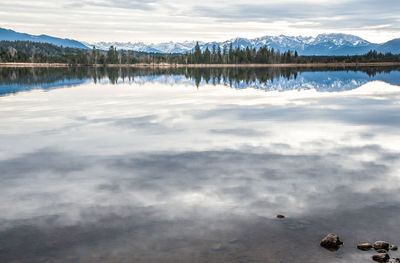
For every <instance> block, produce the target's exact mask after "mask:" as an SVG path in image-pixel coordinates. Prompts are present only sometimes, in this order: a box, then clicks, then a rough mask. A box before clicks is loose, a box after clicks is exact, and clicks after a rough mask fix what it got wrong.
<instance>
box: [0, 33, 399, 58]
mask: <svg viewBox="0 0 400 263" xmlns="http://www.w3.org/2000/svg"><path fill="white" fill-rule="evenodd" d="M1 40H8V41H14V40H21V41H33V42H45V43H50V44H54V45H57V46H61V45H62V46H64V47H73V48H81V49H89V48H92V47H96V48H97V49H101V50H108V49H109V47H110V46H114V47H116V48H117V49H122V50H133V51H140V52H148V53H186V52H191V51H192V50H193V49H194V47H195V45H196V41H185V42H165V43H159V44H146V43H143V42H135V43H131V42H92V43H87V42H79V41H76V40H71V39H62V38H56V37H51V36H47V35H40V36H34V35H29V34H24V33H18V32H15V31H13V30H9V29H2V28H0V41H1ZM230 44H232V47H233V48H237V47H238V48H240V49H244V48H246V47H249V48H256V49H259V48H261V47H263V46H264V45H266V46H267V47H268V48H270V49H271V48H274V49H275V50H280V51H281V52H284V51H287V50H291V51H295V50H296V51H297V52H298V53H299V55H305V56H312V55H317V56H346V55H362V54H365V53H367V52H368V51H370V50H376V51H377V52H381V53H388V52H391V53H393V54H400V38H397V39H393V40H391V41H388V42H386V43H383V44H376V43H371V42H369V41H366V40H364V39H362V38H360V37H357V36H354V35H348V34H320V35H318V36H316V37H302V36H285V35H280V36H264V37H259V38H254V39H246V38H235V39H231V40H227V41H224V42H209V43H205V42H199V45H200V48H201V49H202V50H203V51H204V50H205V49H206V48H209V49H210V50H211V49H212V47H213V45H215V46H216V47H218V46H219V47H220V48H221V49H222V48H223V47H224V46H227V47H229V46H230Z"/></svg>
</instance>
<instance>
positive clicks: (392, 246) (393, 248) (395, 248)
mask: <svg viewBox="0 0 400 263" xmlns="http://www.w3.org/2000/svg"><path fill="white" fill-rule="evenodd" d="M397 249H399V248H398V247H397V246H396V245H391V246H390V250H393V251H396V250H397Z"/></svg>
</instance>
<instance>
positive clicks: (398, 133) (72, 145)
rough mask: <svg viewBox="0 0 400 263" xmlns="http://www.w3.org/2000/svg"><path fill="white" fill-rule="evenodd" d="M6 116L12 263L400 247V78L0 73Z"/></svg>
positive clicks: (253, 72) (214, 72) (4, 204)
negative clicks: (382, 244) (325, 242)
mask: <svg viewBox="0 0 400 263" xmlns="http://www.w3.org/2000/svg"><path fill="white" fill-rule="evenodd" d="M0 119H1V122H0V179H1V184H0V262H29V263H31V262H68V263H73V262H123V263H125V262H328V263H330V262H343V263H344V262H360V263H361V262H363V263H364V262H373V261H372V259H371V256H372V255H373V254H375V253H374V252H373V251H367V252H365V251H361V250H358V249H357V244H358V243H362V242H375V241H377V240H385V241H388V242H390V243H393V244H397V245H400V232H399V229H400V68H387V67H384V68H368V67H367V68H347V69H344V68H330V69H301V68H297V69H295V68H281V69H277V68H206V69H196V68H192V69H190V68H177V69H175V68H171V69H150V68H148V69H145V68H143V69H135V68H108V69H104V68H84V67H82V68H0ZM277 214H283V215H285V218H284V219H278V218H276V215H277ZM328 233H336V234H338V235H339V237H340V239H341V240H342V241H343V242H344V245H343V246H342V247H341V248H340V249H339V250H338V251H336V252H332V251H329V250H326V249H324V248H322V247H321V246H320V241H321V239H322V238H323V237H324V236H326V235H327V234H328ZM390 256H391V257H392V258H396V257H399V256H400V253H399V252H397V251H393V252H390Z"/></svg>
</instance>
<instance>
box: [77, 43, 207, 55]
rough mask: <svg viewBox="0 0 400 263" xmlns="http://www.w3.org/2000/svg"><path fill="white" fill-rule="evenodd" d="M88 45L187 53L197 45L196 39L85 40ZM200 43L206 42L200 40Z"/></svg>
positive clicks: (103, 47)
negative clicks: (91, 41)
mask: <svg viewBox="0 0 400 263" xmlns="http://www.w3.org/2000/svg"><path fill="white" fill-rule="evenodd" d="M83 43H84V44H85V45H86V46H87V47H96V48H97V49H102V50H107V49H109V48H110V47H111V46H113V47H116V48H117V49H121V50H133V51H139V52H149V53H170V54H172V53H181V54H182V53H186V52H190V51H191V50H192V49H193V48H194V46H195V45H196V41H185V42H181V43H178V42H172V41H170V42H165V43H159V44H145V43H143V42H135V43H131V42H128V43H123V42H95V43H86V42H83ZM199 43H200V44H204V43H202V42H199Z"/></svg>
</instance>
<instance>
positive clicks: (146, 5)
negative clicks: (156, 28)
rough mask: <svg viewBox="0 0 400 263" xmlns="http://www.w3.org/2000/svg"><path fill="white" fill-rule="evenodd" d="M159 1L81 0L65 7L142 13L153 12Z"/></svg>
mask: <svg viewBox="0 0 400 263" xmlns="http://www.w3.org/2000/svg"><path fill="white" fill-rule="evenodd" d="M159 2H160V1H159V0H140V1H139V0H98V1H91V0H82V1H76V2H72V3H68V4H66V5H65V6H66V7H69V8H70V7H72V8H81V7H105V8H120V9H136V10H144V11H153V10H155V9H156V4H157V3H159Z"/></svg>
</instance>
